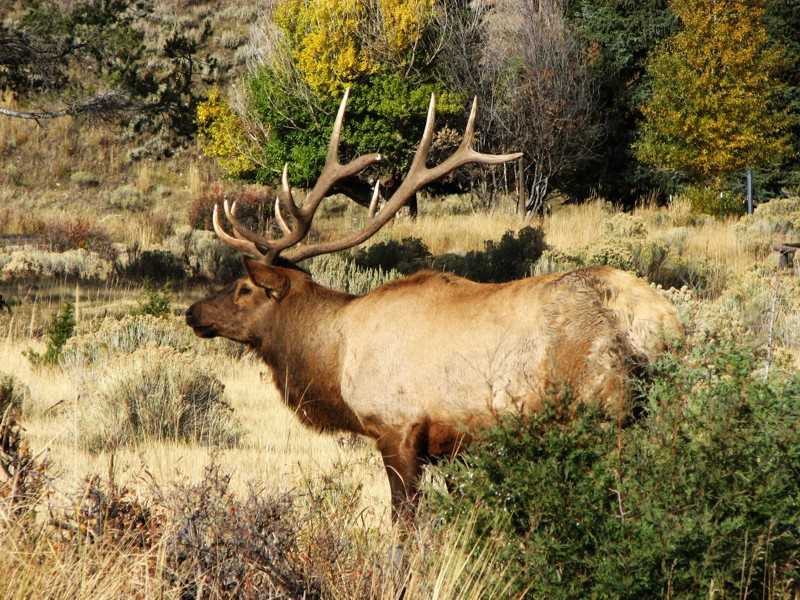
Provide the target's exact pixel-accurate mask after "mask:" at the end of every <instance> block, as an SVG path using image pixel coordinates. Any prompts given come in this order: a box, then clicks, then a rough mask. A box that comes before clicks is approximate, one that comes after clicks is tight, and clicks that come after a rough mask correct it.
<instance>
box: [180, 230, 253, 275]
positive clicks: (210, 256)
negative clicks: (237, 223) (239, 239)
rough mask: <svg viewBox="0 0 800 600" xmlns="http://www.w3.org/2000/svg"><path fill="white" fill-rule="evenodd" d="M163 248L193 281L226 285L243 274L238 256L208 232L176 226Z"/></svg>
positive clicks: (213, 234)
mask: <svg viewBox="0 0 800 600" xmlns="http://www.w3.org/2000/svg"><path fill="white" fill-rule="evenodd" d="M164 246H165V247H166V249H167V250H169V251H170V252H171V253H172V254H174V255H175V256H177V257H178V258H179V260H180V261H181V263H182V264H183V268H184V270H185V271H186V274H187V275H188V276H189V277H190V278H192V279H203V280H206V281H217V282H227V281H230V280H232V279H234V278H236V277H238V276H239V275H241V273H242V259H241V256H240V255H239V253H238V252H236V250H234V249H233V248H231V247H230V246H228V245H227V244H223V243H222V242H220V241H219V239H218V238H217V236H216V234H215V233H213V232H211V231H204V230H203V231H201V230H197V229H192V228H191V227H179V228H178V229H177V230H176V231H175V235H173V236H171V237H170V238H168V239H167V240H166V241H165V242H164Z"/></svg>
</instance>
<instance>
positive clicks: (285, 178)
mask: <svg viewBox="0 0 800 600" xmlns="http://www.w3.org/2000/svg"><path fill="white" fill-rule="evenodd" d="M278 198H279V199H280V201H281V203H283V204H285V205H286V208H288V210H289V214H290V215H292V216H293V217H295V218H297V214H298V212H299V209H298V207H297V204H295V203H294V196H293V195H292V186H291V185H289V163H284V164H283V172H282V173H281V191H280V192H279V193H278Z"/></svg>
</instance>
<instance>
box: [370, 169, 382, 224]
mask: <svg viewBox="0 0 800 600" xmlns="http://www.w3.org/2000/svg"><path fill="white" fill-rule="evenodd" d="M380 195H381V180H380V179H376V180H375V188H374V189H373V190H372V199H371V200H370V201H369V209H368V211H367V215H369V218H370V219H371V218H372V217H374V216H375V209H376V208H378V198H379V197H380Z"/></svg>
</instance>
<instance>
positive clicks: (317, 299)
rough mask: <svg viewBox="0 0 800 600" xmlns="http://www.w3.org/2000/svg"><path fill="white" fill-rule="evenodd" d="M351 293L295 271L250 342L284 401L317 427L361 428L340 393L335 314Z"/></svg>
mask: <svg viewBox="0 0 800 600" xmlns="http://www.w3.org/2000/svg"><path fill="white" fill-rule="evenodd" d="M354 298H355V296H350V295H348V294H344V293H341V292H337V291H335V290H331V289H328V288H326V287H323V286H321V285H318V284H316V283H314V282H313V281H311V279H310V277H308V276H307V275H304V274H300V273H296V272H295V273H293V274H292V286H291V291H290V292H289V293H288V294H287V295H286V296H285V297H284V298H283V299H282V300H281V301H280V302H279V303H278V305H277V307H276V310H275V313H274V318H271V319H270V322H269V323H264V324H263V328H262V332H261V333H262V335H261V336H259V339H258V340H256V342H255V344H254V346H255V349H256V351H257V352H258V354H259V355H260V356H261V357H262V359H263V360H264V362H265V363H266V364H267V366H268V367H269V368H270V370H271V371H272V376H273V379H274V382H275V385H276V386H277V388H278V390H279V391H280V392H281V394H282V396H283V399H284V401H285V402H286V403H287V404H288V405H289V406H290V407H291V408H292V409H293V410H294V411H295V412H296V414H297V416H298V417H299V418H300V419H301V420H302V421H303V422H304V423H305V424H306V425H309V426H311V427H313V428H315V429H319V430H322V431H352V432H355V433H363V428H362V427H361V424H360V422H359V420H358V418H357V417H356V415H355V413H353V411H352V410H351V409H350V408H349V407H348V406H347V405H346V404H345V402H344V400H343V399H342V395H341V368H340V367H341V359H340V354H341V352H340V350H341V348H342V342H343V339H344V333H343V331H342V325H341V318H340V315H341V312H342V310H343V309H344V307H345V306H347V305H348V304H349V303H350V302H351V301H352V300H353V299H354Z"/></svg>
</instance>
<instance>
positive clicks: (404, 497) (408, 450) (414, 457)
mask: <svg viewBox="0 0 800 600" xmlns="http://www.w3.org/2000/svg"><path fill="white" fill-rule="evenodd" d="M425 438H426V431H425V426H424V425H422V424H418V425H414V426H412V427H411V428H410V429H409V431H407V432H405V433H404V434H400V435H398V434H394V433H392V434H388V435H386V436H383V437H381V438H380V439H379V440H378V449H379V450H380V452H381V456H382V457H383V465H384V467H386V475H387V476H388V478H389V489H390V490H391V497H392V522H395V523H396V522H403V523H406V524H410V523H412V522H413V520H414V515H415V514H416V510H417V502H418V500H419V488H418V482H419V477H420V473H421V472H422V455H423V454H424V449H423V448H421V446H424V445H425Z"/></svg>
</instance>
